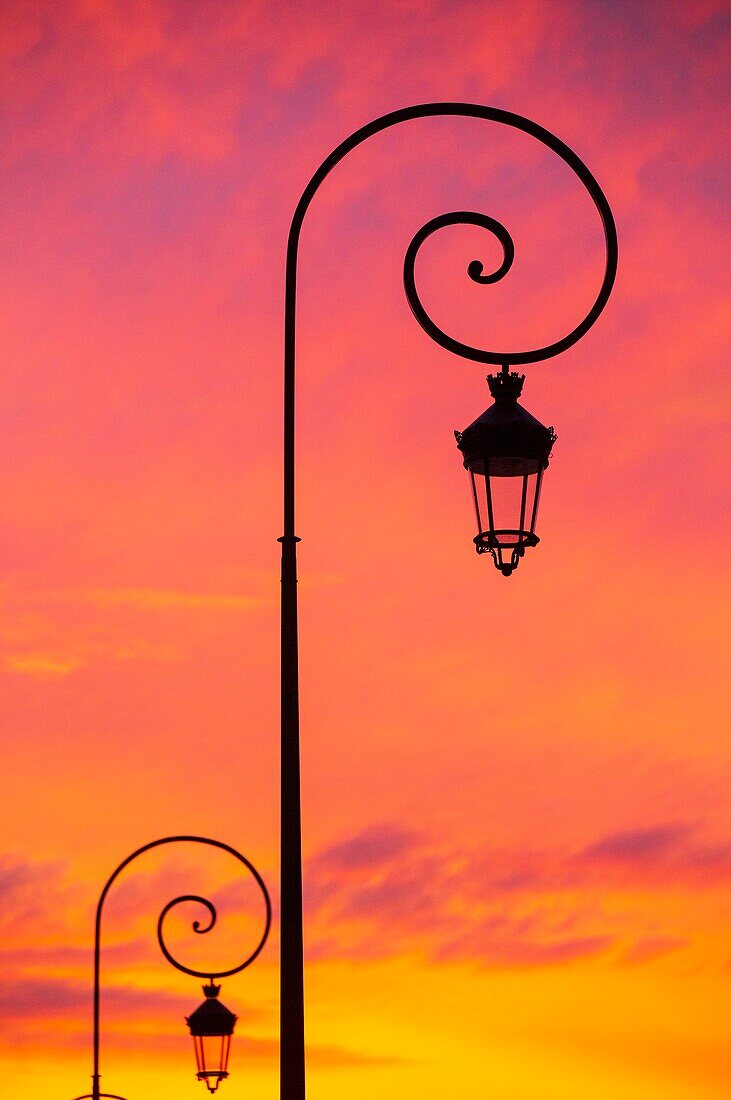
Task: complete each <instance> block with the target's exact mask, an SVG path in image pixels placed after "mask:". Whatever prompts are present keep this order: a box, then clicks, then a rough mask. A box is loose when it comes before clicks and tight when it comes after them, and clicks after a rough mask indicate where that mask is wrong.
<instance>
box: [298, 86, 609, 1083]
mask: <svg viewBox="0 0 731 1100" xmlns="http://www.w3.org/2000/svg"><path fill="white" fill-rule="evenodd" d="M449 115H452V116H460V117H464V118H480V119H484V120H485V121H487V122H499V123H502V124H503V125H506V126H510V127H512V128H513V129H515V130H522V131H523V132H524V133H526V134H528V135H529V136H531V137H533V138H536V139H537V140H538V141H540V142H542V143H543V145H545V146H547V147H548V148H549V149H551V150H552V151H553V152H554V153H556V154H557V155H558V156H559V157H561V159H562V160H563V161H564V162H565V163H566V164H567V165H568V166H569V167H570V168H571V169H572V170H573V171H574V172H575V174H576V175H577V176H578V177H579V179H580V180H581V182H582V183H583V185H584V186H585V188H586V189H587V191H588V192H589V194H590V196H591V198H592V200H593V201H594V204H595V206H596V208H597V210H598V212H599V216H600V218H601V221H602V226H603V228H604V236H605V241H606V266H605V271H604V277H603V279H602V283H601V286H600V288H599V292H598V294H597V296H596V299H595V301H594V304H593V305H592V307H591V309H590V310H589V312H588V313H587V315H586V317H584V319H583V320H582V321H581V322H580V323H579V324H578V325H577V326H576V328H574V329H573V330H572V331H571V332H570V333H569V334H568V335H567V336H564V337H563V338H562V339H561V340H557V341H556V342H555V343H553V344H548V345H547V346H546V347H543V348H535V349H532V350H528V351H517V352H503V351H485V350H482V349H480V348H475V347H471V346H470V345H468V344H463V343H462V342H461V341H459V340H455V339H454V338H453V337H451V336H449V335H448V334H447V333H446V332H444V331H443V330H442V329H440V328H439V327H438V326H437V325H436V324H435V323H434V321H433V320H432V319H431V317H430V316H429V314H428V313H427V311H426V309H425V308H424V306H423V305H422V303H421V300H420V298H419V295H418V292H417V289H416V282H415V278H414V267H415V262H416V256H417V253H418V251H419V249H420V247H421V245H422V244H423V243H424V241H425V240H426V239H427V238H428V237H430V236H431V235H432V233H435V232H436V231H437V230H438V229H441V228H443V227H444V226H447V225H458V224H467V225H478V226H481V227H482V228H484V229H487V230H489V231H490V232H491V233H493V234H494V235H495V236H496V237H497V238H498V240H499V241H500V243H501V245H502V248H503V261H502V263H501V264H500V266H499V267H498V269H497V270H496V271H494V272H492V273H491V274H485V272H484V267H483V264H482V263H481V262H480V261H479V260H473V261H472V262H471V263H470V264H469V266H468V268H467V274H468V275H469V277H470V278H471V279H472V280H473V281H474V282H477V283H483V284H489V283H494V282H497V281H498V280H499V279H501V278H502V277H503V276H504V275H505V274H507V272H508V271H509V270H510V267H511V265H512V262H513V256H514V251H515V250H514V246H513V241H512V238H511V236H510V234H509V233H508V231H507V229H505V227H504V226H503V225H501V224H500V222H498V221H496V220H495V219H494V218H490V217H488V216H487V215H486V214H478V213H474V212H472V211H455V212H452V213H448V214H443V215H442V216H441V217H438V218H434V219H433V220H432V221H430V222H428V223H427V224H426V225H425V226H423V227H422V229H420V230H419V232H418V233H417V234H416V235H415V237H414V238H413V240H412V241H411V244H410V245H409V248H408V250H407V252H406V257H405V261H404V288H405V290H406V297H407V298H408V301H409V305H410V306H411V309H412V311H413V313H414V316H415V317H416V319H417V321H418V322H419V324H420V325H421V327H422V328H423V329H424V331H425V332H426V333H427V335H428V336H430V337H431V339H432V340H435V341H436V343H438V344H440V345H441V346H442V347H444V348H446V349H447V350H448V351H451V352H454V354H456V355H459V356H461V357H462V358H465V359H472V360H476V361H477V362H480V363H493V364H502V365H503V369H504V370H507V364H510V363H515V364H518V363H533V362H538V361H539V360H542V359H549V358H551V357H552V356H554V355H558V354H559V353H560V352H562V351H565V350H566V349H567V348H569V347H571V345H572V344H575V343H576V341H577V340H579V339H580V338H581V337H582V336H583V335H584V334H585V333H586V332H587V331H588V329H589V328H591V326H592V325H593V324H594V322H595V321H596V319H597V318H598V317H599V314H600V313H601V312H602V310H603V309H604V306H605V305H606V303H607V299H608V298H609V295H610V292H611V290H612V286H613V284H614V279H615V275H616V271H617V231H616V227H615V224H614V218H613V216H612V211H611V209H610V207H609V203H608V202H607V199H606V197H605V195H604V192H603V191H602V189H601V188H600V186H599V184H598V183H597V181H596V180H595V178H594V176H593V175H592V174H591V172H590V171H589V169H588V168H587V167H586V165H585V164H584V162H583V161H582V160H581V159H580V157H578V156H577V155H576V153H574V152H573V150H571V149H570V148H569V147H568V145H565V144H564V142H563V141H561V140H560V139H559V138H557V137H556V136H555V134H552V133H551V132H550V131H549V130H546V129H544V128H543V127H542V126H539V125H538V124H537V123H535V122H532V121H531V120H530V119H528V118H524V117H523V116H522V115H517V114H514V113H513V112H511V111H503V110H501V109H499V108H497V107H485V106H482V105H480V104H477V103H423V104H419V105H416V106H413V107H404V108H402V109H401V110H398V111H391V112H390V113H389V114H386V115H382V116H381V117H380V118H376V119H374V120H373V121H372V122H369V123H368V124H367V125H366V126H362V127H361V128H360V129H359V130H356V131H355V132H354V133H353V134H351V135H350V137H348V138H346V139H345V141H343V142H342V143H341V144H340V145H338V146H337V148H336V149H334V150H333V151H332V153H330V155H329V156H328V157H326V158H325V160H324V161H323V162H322V164H321V165H320V167H319V168H318V169H317V171H316V172H315V174H314V175H313V176H312V179H311V180H310V182H309V183H308V184H307V187H306V188H305V190H304V192H303V193H302V197H301V198H300V200H299V202H298V203H297V206H296V208H295V212H294V216H293V218H292V223H291V226H290V230H289V238H288V242H287V267H286V280H285V321H284V533H283V535H282V537H281V538H280V539H279V541H280V542H281V543H282V620H281V643H282V650H281V654H282V656H281V723H282V729H281V753H282V756H281V774H282V779H281V810H280V812H281V851H282V859H281V941H280V952H281V956H280V982H281V1009H280V1012H281V1020H280V1036H281V1041H280V1073H281V1097H282V1100H304V1097H305V1051H304V974H303V935H302V825H301V810H300V803H301V799H300V748H299V674H298V640H297V543H298V542H299V541H300V540H299V538H298V537H297V535H296V532H295V334H296V314H297V261H298V254H299V242H300V234H301V231H302V224H303V222H304V218H305V215H306V213H307V211H308V209H309V207H310V203H311V202H312V200H313V198H314V196H315V194H316V193H317V191H318V189H319V187H320V184H321V183H322V182H323V180H324V179H325V178H326V176H328V175H329V173H330V172H331V171H332V169H333V168H334V167H335V166H336V165H337V164H339V162H340V161H341V160H342V159H343V157H345V156H346V155H347V154H348V153H349V152H350V151H351V149H355V148H356V146H358V145H360V144H361V143H362V142H364V141H366V139H367V138H369V137H372V136H373V135H374V134H378V133H380V132H381V131H382V130H387V129H389V128H390V127H391V126H396V125H398V124H399V123H401V122H407V121H409V120H410V119H417V118H428V117H431V116H449Z"/></svg>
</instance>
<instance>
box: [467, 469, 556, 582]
mask: <svg viewBox="0 0 731 1100" xmlns="http://www.w3.org/2000/svg"><path fill="white" fill-rule="evenodd" d="M480 466H481V467H482V469H481V470H480V469H475V468H473V469H471V470H470V477H471V481H472V496H473V500H474V505H475V512H476V517H477V537H476V539H475V545H476V546H477V550H478V552H479V553H486V552H488V551H489V553H490V554H491V555H492V557H493V559H494V561H495V565H496V566H497V567H498V569H500V570H501V571H502V572H503V573H505V574H506V575H509V574H510V573H511V572H512V571H513V569H515V567H516V566H517V564H518V561H519V560H520V558H521V557H522V556H523V552H524V550H525V547H526V546H535V544H536V543H537V542H538V538H537V536H536V534H535V525H536V516H537V512H538V500H539V494H540V488H541V480H542V477H543V464H542V463H541V462H540V461H536V460H534V459H525V458H510V457H502V456H501V457H496V458H485V460H484V463H480ZM483 470H484V473H483V472H482V471H483Z"/></svg>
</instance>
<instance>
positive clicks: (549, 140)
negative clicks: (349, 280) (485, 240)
mask: <svg viewBox="0 0 731 1100" xmlns="http://www.w3.org/2000/svg"><path fill="white" fill-rule="evenodd" d="M498 113H499V114H500V115H501V116H502V117H500V118H496V121H501V122H505V123H507V124H508V125H510V126H514V127H517V128H518V129H520V130H524V131H525V132H526V133H529V134H531V135H532V136H533V137H536V138H538V139H539V140H540V141H541V142H543V144H544V145H548V146H549V148H551V149H553V151H554V152H556V153H558V155H559V156H560V157H561V159H562V160H564V161H565V162H566V164H568V165H569V167H570V168H571V169H572V170H573V171H574V172H575V174H576V175H577V176H578V177H579V179H580V180H581V182H582V183H583V184H584V187H585V188H586V190H587V191H588V192H589V194H590V195H591V198H592V199H593V200H594V204H595V206H596V208H597V210H598V211H599V215H600V217H601V219H602V226H603V228H604V236H605V241H606V263H605V269H604V277H603V279H602V283H601V286H600V288H599V292H598V294H597V296H596V299H595V301H594V304H593V305H592V307H591V309H590V310H589V312H588V313H587V314H586V316H585V317H584V318H583V320H582V321H580V322H579V324H578V325H576V327H575V328H574V329H572V330H571V332H569V333H568V334H567V335H566V336H564V337H563V338H562V339H561V340H556V341H555V342H554V343H552V344H547V345H546V346H545V347H540V348H534V349H533V350H531V351H485V350H483V349H482V348H475V347H472V346H471V345H470V344H464V343H462V341H460V340H455V339H454V337H452V336H449V335H448V334H447V333H446V332H444V331H443V330H442V329H441V328H439V326H438V325H437V324H436V323H435V322H434V321H433V320H432V318H431V317H430V316H429V314H428V313H427V311H426V309H425V308H424V306H423V304H422V302H421V299H420V298H419V293H418V291H417V289H416V279H415V275H414V268H415V266H416V257H417V254H418V252H419V249H420V248H421V246H422V244H423V243H424V241H426V240H427V238H428V237H430V236H431V235H432V233H435V232H436V231H437V230H439V229H443V228H444V227H445V226H448V225H478V226H480V227H482V228H483V229H487V230H489V231H490V232H491V233H493V234H494V235H495V236H496V237H497V238H498V240H499V241H500V243H501V245H502V247H503V262H502V264H501V265H500V266H499V267H498V268H497V270H496V271H494V272H492V274H489V275H485V274H483V272H484V266H483V264H482V262H481V261H480V260H472V262H471V263H470V264H469V265H468V267H467V274H468V275H469V277H470V278H471V279H472V280H473V281H474V282H477V283H483V284H487V283H496V282H498V281H499V280H500V279H502V278H503V276H504V275H506V274H507V273H508V271H509V270H510V268H511V266H512V263H513V259H514V256H515V247H514V244H513V240H512V237H511V236H510V233H509V232H508V230H507V229H506V228H505V226H504V225H502V224H501V223H500V222H498V221H496V220H495V219H494V218H491V217H489V216H488V215H487V214H478V213H474V212H473V211H469V210H461V211H455V212H453V213H450V214H442V215H441V216H440V217H438V218H433V219H432V220H431V221H429V222H427V224H426V225H424V226H422V228H421V229H420V230H419V231H418V233H416V234H415V236H414V238H413V240H412V241H411V243H410V245H409V247H408V249H407V250H406V256H405V258H404V289H405V291H406V298H407V300H408V303H409V305H410V307H411V311H412V313H413V314H414V316H415V318H416V320H417V321H418V322H419V324H420V325H421V327H422V328H423V329H424V331H425V332H426V333H427V335H428V336H430V337H431V339H432V340H434V341H435V342H436V343H437V344H440V345H441V346H442V347H443V348H446V349H447V350H448V351H452V352H454V353H455V354H456V355H460V356H462V358H464V359H474V360H476V361H477V362H480V363H499V364H501V365H503V366H505V365H506V364H510V363H537V362H539V361H541V360H543V359H550V358H552V357H553V356H554V355H559V354H560V353H561V352H563V351H566V349H567V348H570V347H571V346H572V345H573V344H575V343H576V341H577V340H580V339H581V337H582V336H583V335H584V334H585V333H586V332H587V331H588V330H589V329H590V328H591V326H592V325H593V324H594V322H595V321H596V319H597V318H598V317H599V314H600V313H601V312H602V310H603V309H604V306H605V305H606V303H607V300H608V298H609V295H610V293H611V290H612V286H613V285H614V280H615V277H616V273H617V231H616V227H615V224H614V218H613V215H612V212H611V209H610V207H609V203H608V202H607V199H606V196H605V195H604V192H603V191H602V189H601V188H600V186H599V184H598V183H597V181H596V180H595V178H594V176H593V175H592V174H591V172H590V171H589V169H588V168H587V167H586V165H585V164H584V162H583V161H582V160H581V159H580V158H579V157H578V156H577V155H576V153H574V151H573V150H572V149H570V148H569V147H568V146H567V145H564V143H563V142H562V141H560V139H559V138H557V137H556V136H555V135H554V134H551V133H550V132H549V131H548V130H544V129H543V127H542V126H538V124H537V123H535V122H532V121H531V120H530V119H524V118H522V117H521V116H519V115H511V114H510V113H509V112H498ZM490 115H491V116H492V117H495V115H493V114H492V112H490ZM483 117H489V116H487V115H486V116H483Z"/></svg>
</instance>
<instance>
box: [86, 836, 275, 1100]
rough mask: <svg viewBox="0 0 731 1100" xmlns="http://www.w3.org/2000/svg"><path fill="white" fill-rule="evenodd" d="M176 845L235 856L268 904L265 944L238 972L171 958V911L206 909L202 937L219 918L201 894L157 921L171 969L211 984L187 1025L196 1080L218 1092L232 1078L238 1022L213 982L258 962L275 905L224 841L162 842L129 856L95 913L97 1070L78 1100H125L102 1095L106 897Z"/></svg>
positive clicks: (176, 901) (183, 898)
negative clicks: (141, 864)
mask: <svg viewBox="0 0 731 1100" xmlns="http://www.w3.org/2000/svg"><path fill="white" fill-rule="evenodd" d="M178 843H192V844H207V845H208V846H209V847H211V848H219V849H221V850H222V851H224V852H228V853H229V855H232V856H234V858H235V859H237V860H238V861H239V863H242V864H243V865H244V867H245V868H246V869H247V871H248V872H249V873H250V874H251V875H253V877H254V881H255V882H256V884H257V886H258V887H259V889H260V890H261V893H262V896H263V898H264V907H265V917H264V930H263V932H262V935H261V938H260V940H259V942H258V944H257V945H256V947H255V949H254V950H253V951H252V952H251V954H250V955H248V956H247V958H246V959H244V961H243V962H242V963H241V964H240V965H239V966H234V967H232V968H231V969H230V970H219V971H212V970H193V969H191V968H190V967H189V966H183V964H182V963H180V962H178V960H177V959H176V958H175V957H174V956H173V955H172V954H171V953H170V951H169V950H168V947H167V944H166V943H165V937H164V935H163V925H164V923H165V918H166V916H167V915H168V913H169V912H170V910H171V909H174V908H175V907H176V906H178V905H181V904H182V903H183V902H191V901H193V902H196V903H197V904H198V905H202V906H203V908H204V909H206V910H207V912H208V919H207V921H206V922H205V924H201V922H200V921H197V920H195V921H193V931H194V932H196V933H197V934H198V935H203V934H205V933H206V932H210V931H211V929H212V928H213V926H214V925H215V923H216V920H217V917H218V914H217V912H216V907H215V906H214V904H213V903H212V902H211V901H209V900H208V898H203V897H200V895H198V894H181V895H180V897H177V898H173V900H172V901H169V902H168V903H167V905H166V906H165V908H164V909H163V910H162V912H161V913H160V916H159V917H158V921H157V942H158V943H159V945H160V950H161V951H162V953H163V955H164V956H165V958H166V959H167V961H168V962H169V963H170V964H171V966H174V967H175V969H176V970H180V971H182V973H183V974H190V975H192V977H194V978H207V979H208V981H207V984H206V985H204V987H203V992H204V993H205V1000H204V1001H203V1003H202V1004H201V1005H199V1006H198V1008H196V1009H195V1011H193V1012H191V1014H190V1016H188V1017H186V1021H185V1022H186V1023H187V1025H188V1028H189V1030H190V1034H191V1036H192V1038H193V1046H194V1050H195V1059H196V1067H197V1074H196V1076H197V1078H198V1080H199V1081H202V1082H203V1083H204V1084H205V1085H206V1087H207V1089H208V1091H209V1092H215V1091H216V1089H217V1088H218V1086H219V1085H220V1083H221V1081H224V1080H225V1079H226V1078H227V1077H228V1057H229V1052H230V1048H231V1037H232V1035H233V1032H234V1026H235V1024H236V1016H235V1015H234V1014H233V1012H231V1011H230V1009H228V1008H226V1007H225V1005H223V1004H222V1003H221V1001H219V1000H218V993H219V990H220V988H221V987H220V986H218V985H216V984H215V980H214V979H216V978H228V977H230V976H231V975H232V974H239V973H240V972H241V971H242V970H245V969H246V967H247V966H251V964H252V963H253V961H254V959H256V958H257V956H258V955H259V954H260V953H261V950H262V948H263V947H264V944H265V943H266V941H267V937H268V935H269V929H270V927H271V923H272V904H271V900H270V898H269V892H268V890H267V888H266V886H265V884H264V880H263V878H262V877H261V875H260V874H259V872H258V871H257V869H256V867H254V865H253V863H250V862H249V860H248V859H246V857H245V856H242V855H241V852H237V851H236V849H235V848H232V847H231V846H230V845H229V844H224V843H223V842H222V841H220V840H211V839H210V838H209V837H205V836H166V837H162V838H161V839H160V840H153V841H151V842H150V843H149V844H145V845H143V846H142V847H141V848H138V849H137V850H136V851H134V852H132V854H131V855H129V856H127V858H126V859H124V860H122V862H121V863H120V864H119V866H118V867H117V868H116V869H115V870H114V871H113V872H112V874H111V875H110V876H109V878H108V879H107V882H106V884H105V886H104V889H103V890H102V892H101V895H100V896H99V902H98V904H97V907H96V921H95V924H94V1070H93V1073H92V1086H91V1088H92V1091H91V1092H87V1093H84V1095H83V1096H78V1097H76V1100H101V1098H102V1097H106V1098H107V1100H124V1097H121V1096H118V1095H117V1094H116V1093H112V1092H101V1091H100V1089H101V1074H100V1072H99V1031H100V1028H99V1022H100V1020H99V1017H100V961H101V958H100V956H101V925H102V913H103V910H104V902H105V901H106V897H107V894H108V893H109V890H110V888H111V886H112V885H113V884H114V882H115V881H116V879H117V878H118V877H119V875H120V874H121V873H122V871H123V870H124V869H125V867H127V866H128V865H129V864H130V863H132V861H133V860H135V859H137V857H138V856H141V855H143V854H144V853H145V852H149V851H150V850H151V849H152V848H159V847H161V846H162V845H165V844H178Z"/></svg>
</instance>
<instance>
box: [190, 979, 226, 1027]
mask: <svg viewBox="0 0 731 1100" xmlns="http://www.w3.org/2000/svg"><path fill="white" fill-rule="evenodd" d="M220 990H221V987H220V985H214V984H213V982H211V984H210V985H204V986H203V992H204V993H205V995H206V999H205V1001H204V1002H203V1004H200V1005H199V1006H198V1008H196V1010H195V1012H191V1014H190V1016H186V1018H185V1022H186V1023H187V1025H188V1027H189V1028H190V1034H191V1035H233V1031H234V1026H235V1024H236V1020H237V1018H238V1017H236V1016H234V1014H233V1012H231V1011H230V1009H228V1008H226V1006H225V1005H224V1004H222V1003H221V1002H220V1001H219V1000H218V994H219V992H220Z"/></svg>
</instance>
